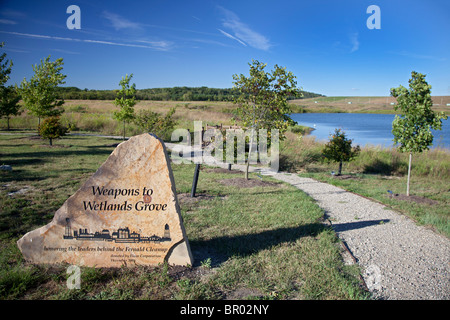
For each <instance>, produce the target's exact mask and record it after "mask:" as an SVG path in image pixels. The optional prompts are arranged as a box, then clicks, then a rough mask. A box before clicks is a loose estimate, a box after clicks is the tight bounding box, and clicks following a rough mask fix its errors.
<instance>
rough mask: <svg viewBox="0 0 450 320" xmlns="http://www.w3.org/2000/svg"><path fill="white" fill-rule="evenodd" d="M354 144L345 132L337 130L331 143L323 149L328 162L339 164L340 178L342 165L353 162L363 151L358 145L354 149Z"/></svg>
mask: <svg viewBox="0 0 450 320" xmlns="http://www.w3.org/2000/svg"><path fill="white" fill-rule="evenodd" d="M352 142H353V140H351V139H348V138H347V137H346V136H345V132H344V131H342V130H341V129H335V131H334V134H332V135H331V137H330V141H328V143H327V144H326V145H325V147H324V148H323V151H322V154H323V155H324V157H325V158H326V159H327V160H329V161H335V162H339V170H338V173H337V175H338V176H340V175H341V173H342V163H343V162H348V161H351V160H353V159H354V158H355V157H356V156H357V155H358V154H359V152H360V151H361V149H360V147H359V146H358V145H357V146H356V147H353V148H352Z"/></svg>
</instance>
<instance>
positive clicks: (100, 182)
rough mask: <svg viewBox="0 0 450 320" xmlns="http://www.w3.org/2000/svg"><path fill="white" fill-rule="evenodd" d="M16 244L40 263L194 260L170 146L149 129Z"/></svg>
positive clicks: (124, 144) (119, 148)
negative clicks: (180, 202) (174, 174)
mask: <svg viewBox="0 0 450 320" xmlns="http://www.w3.org/2000/svg"><path fill="white" fill-rule="evenodd" d="M17 244H18V246H19V249H20V250H21V252H22V254H23V255H24V257H25V259H26V260H28V261H30V262H33V263H45V264H53V263H60V262H65V263H69V264H75V265H85V266H97V267H120V266H122V265H134V264H140V265H156V264H158V263H162V262H164V261H167V262H168V263H169V264H176V265H188V264H189V265H192V264H193V258H192V254H191V251H190V247H189V243H188V240H187V237H186V232H185V230H184V226H183V222H182V218H181V214H180V207H179V205H178V200H177V195H176V189H175V182H174V179H173V175H172V170H171V167H170V163H169V158H168V156H167V152H166V150H165V146H164V143H163V142H162V141H161V140H160V139H159V138H157V137H156V136H154V135H151V134H142V135H139V136H134V137H132V138H130V139H129V140H128V141H125V142H122V143H121V144H119V145H118V146H117V148H116V149H115V150H114V151H113V152H112V154H111V155H110V156H109V157H108V159H107V160H106V161H105V163H103V164H102V165H101V166H100V168H99V169H98V170H97V172H95V174H94V175H92V176H91V177H90V178H89V179H88V180H87V181H86V182H85V183H84V185H83V186H82V187H81V188H80V189H79V190H78V191H77V192H76V193H75V194H74V195H72V196H71V197H70V198H69V199H67V200H66V202H65V203H64V204H63V205H62V207H61V208H60V209H58V210H57V211H56V213H55V216H54V218H53V220H52V221H51V222H50V223H49V224H47V225H46V226H43V227H41V228H39V229H36V230H33V231H31V232H28V233H27V234H26V235H24V236H23V237H22V238H21V239H20V240H19V241H18V242H17Z"/></svg>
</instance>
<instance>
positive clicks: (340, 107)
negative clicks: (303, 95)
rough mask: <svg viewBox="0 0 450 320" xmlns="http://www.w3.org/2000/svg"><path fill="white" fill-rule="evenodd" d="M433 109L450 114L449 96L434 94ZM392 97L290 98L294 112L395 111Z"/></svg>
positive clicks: (394, 100)
mask: <svg viewBox="0 0 450 320" xmlns="http://www.w3.org/2000/svg"><path fill="white" fill-rule="evenodd" d="M432 99H433V103H434V105H433V110H435V111H444V112H445V113H446V114H447V115H448V114H450V96H435V97H432ZM395 102H396V99H395V98H394V97H388V96H386V97H358V96H352V97H317V98H309V99H298V100H292V101H291V103H292V104H293V105H294V106H295V107H294V108H293V109H294V112H298V113H301V112H327V113H334V112H340V113H342V112H350V113H356V112H357V113H395V110H394V106H393V104H394V103H395Z"/></svg>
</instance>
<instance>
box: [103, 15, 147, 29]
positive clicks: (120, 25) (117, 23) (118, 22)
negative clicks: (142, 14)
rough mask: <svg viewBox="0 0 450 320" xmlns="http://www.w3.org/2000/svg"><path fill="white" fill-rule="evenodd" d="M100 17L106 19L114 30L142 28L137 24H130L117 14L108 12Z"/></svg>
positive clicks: (130, 22)
mask: <svg viewBox="0 0 450 320" xmlns="http://www.w3.org/2000/svg"><path fill="white" fill-rule="evenodd" d="M102 17H103V18H105V19H107V20H108V21H109V22H110V23H111V24H112V26H113V27H114V29H116V30H122V29H141V28H142V26H141V25H140V24H139V23H137V22H132V21H130V20H128V19H126V18H124V17H121V16H120V15H118V14H115V13H112V12H109V11H103V13H102Z"/></svg>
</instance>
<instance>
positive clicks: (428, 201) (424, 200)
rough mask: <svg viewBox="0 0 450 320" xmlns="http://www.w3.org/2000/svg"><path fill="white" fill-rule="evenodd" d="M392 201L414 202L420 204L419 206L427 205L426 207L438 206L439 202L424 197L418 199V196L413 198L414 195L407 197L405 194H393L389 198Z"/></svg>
mask: <svg viewBox="0 0 450 320" xmlns="http://www.w3.org/2000/svg"><path fill="white" fill-rule="evenodd" d="M389 197H390V198H392V199H397V200H401V201H409V202H416V203H420V204H428V205H436V204H439V201H436V200H433V199H429V198H425V197H420V196H415V195H409V196H407V195H406V194H398V193H396V194H393V195H391V196H389Z"/></svg>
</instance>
